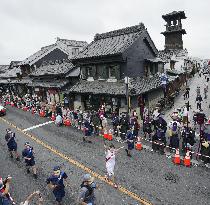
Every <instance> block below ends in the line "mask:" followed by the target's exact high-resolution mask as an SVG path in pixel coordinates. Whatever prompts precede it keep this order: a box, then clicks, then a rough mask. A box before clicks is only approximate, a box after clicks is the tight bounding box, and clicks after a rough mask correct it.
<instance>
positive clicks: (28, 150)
mask: <svg viewBox="0 0 210 205" xmlns="http://www.w3.org/2000/svg"><path fill="white" fill-rule="evenodd" d="M22 156H23V158H24V159H25V163H26V167H27V173H28V174H29V173H30V167H31V168H32V170H33V176H34V178H35V179H37V170H36V167H35V159H34V151H33V147H31V146H30V143H29V142H26V143H25V149H24V150H23V151H22Z"/></svg>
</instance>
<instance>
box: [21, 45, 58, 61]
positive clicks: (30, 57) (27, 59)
mask: <svg viewBox="0 0 210 205" xmlns="http://www.w3.org/2000/svg"><path fill="white" fill-rule="evenodd" d="M53 47H55V44H52V45H49V46H45V47H42V48H41V50H39V51H37V52H36V53H34V54H32V55H31V56H29V57H28V58H26V59H25V60H24V61H22V62H20V63H19V65H27V64H29V65H30V64H31V63H32V62H33V61H34V60H36V59H37V58H39V57H41V56H43V55H44V54H46V53H47V52H48V51H49V50H51V49H52V48H53Z"/></svg>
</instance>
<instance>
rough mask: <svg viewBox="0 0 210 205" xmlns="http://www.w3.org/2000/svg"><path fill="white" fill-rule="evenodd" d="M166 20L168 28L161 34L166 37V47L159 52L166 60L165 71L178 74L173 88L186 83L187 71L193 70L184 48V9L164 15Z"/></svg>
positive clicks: (172, 85) (160, 56)
mask: <svg viewBox="0 0 210 205" xmlns="http://www.w3.org/2000/svg"><path fill="white" fill-rule="evenodd" d="M162 18H163V19H164V20H165V21H166V25H165V26H166V30H165V31H164V32H162V33H161V34H163V35H164V37H165V46H164V47H165V49H164V50H160V51H159V52H158V57H159V58H161V59H162V60H164V61H165V64H164V72H165V73H166V74H167V75H169V76H177V80H176V82H175V83H174V84H171V87H172V88H171V90H174V91H175V90H176V89H177V87H181V86H182V85H184V83H185V82H186V79H187V73H188V72H190V71H191V65H190V64H189V58H188V51H187V49H184V48H183V35H184V34H186V31H185V29H184V28H183V26H182V19H186V18H187V17H186V16H185V12H184V11H173V12H171V13H168V14H165V15H162Z"/></svg>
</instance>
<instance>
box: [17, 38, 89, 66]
mask: <svg viewBox="0 0 210 205" xmlns="http://www.w3.org/2000/svg"><path fill="white" fill-rule="evenodd" d="M87 45H88V43H87V42H86V41H76V40H67V39H60V38H57V41H56V43H55V44H52V45H49V46H45V47H42V48H41V49H40V50H39V51H37V52H36V53H34V54H32V55H31V56H29V57H28V58H26V59H25V60H23V61H22V62H20V63H19V65H27V64H28V65H33V64H34V63H35V62H37V61H38V60H39V59H41V58H43V57H44V56H45V55H47V54H48V53H50V52H51V51H53V50H54V49H56V48H58V49H60V50H62V51H63V52H64V53H66V54H67V55H70V54H71V53H72V50H71V49H70V48H71V47H85V46H87Z"/></svg>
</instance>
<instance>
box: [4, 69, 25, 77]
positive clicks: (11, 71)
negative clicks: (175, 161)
mask: <svg viewBox="0 0 210 205" xmlns="http://www.w3.org/2000/svg"><path fill="white" fill-rule="evenodd" d="M17 73H21V70H20V68H17V67H14V68H13V69H9V70H6V72H4V73H2V74H0V78H16V77H17Z"/></svg>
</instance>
